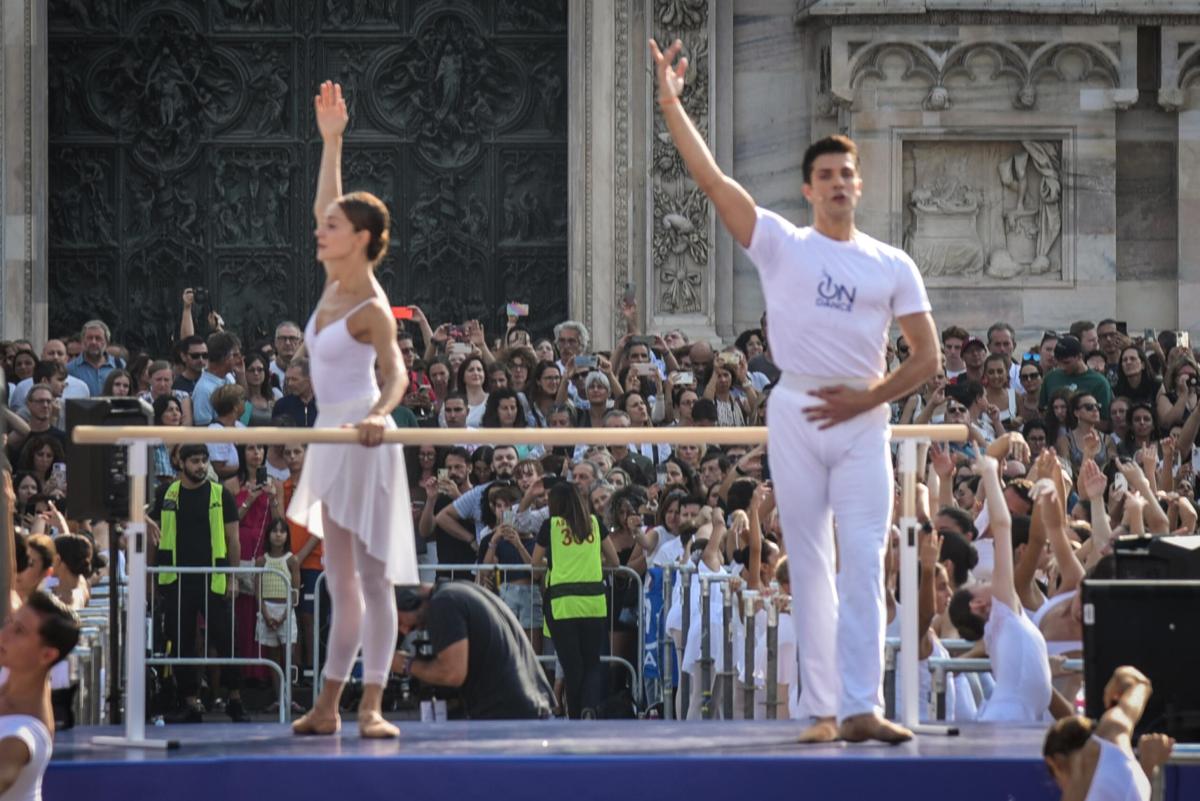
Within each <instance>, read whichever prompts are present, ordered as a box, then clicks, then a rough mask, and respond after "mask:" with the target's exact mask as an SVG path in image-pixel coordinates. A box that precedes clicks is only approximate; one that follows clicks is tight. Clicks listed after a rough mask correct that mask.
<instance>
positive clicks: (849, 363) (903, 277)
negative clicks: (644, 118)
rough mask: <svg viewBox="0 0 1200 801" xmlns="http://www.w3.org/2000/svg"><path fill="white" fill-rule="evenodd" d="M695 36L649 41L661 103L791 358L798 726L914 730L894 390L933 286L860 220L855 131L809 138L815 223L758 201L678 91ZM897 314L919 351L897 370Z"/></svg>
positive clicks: (785, 455)
mask: <svg viewBox="0 0 1200 801" xmlns="http://www.w3.org/2000/svg"><path fill="white" fill-rule="evenodd" d="M681 46H682V45H681V43H680V42H679V41H678V40H677V41H676V42H675V43H674V44H672V45H671V47H670V48H668V50H667V51H666V53H663V52H661V51H660V50H659V48H658V45H657V44H656V43H655V42H653V41H651V42H650V51H651V54H652V55H653V57H654V62H655V73H656V75H657V79H658V92H659V97H658V103H659V108H660V109H661V111H662V114H663V117H664V118H665V120H666V122H667V128H668V130H669V131H670V133H671V137H672V139H673V140H674V142H675V146H676V147H677V148H678V149H679V153H680V155H681V156H682V157H683V160H684V162H685V163H686V164H687V167H688V171H689V172H690V173H691V175H692V178H693V180H695V182H696V184H697V186H699V187H700V189H701V190H702V191H703V192H704V193H705V194H706V195H707V196H708V198H709V199H710V200H711V201H712V203H713V205H714V206H715V207H716V210H717V214H719V215H720V217H721V221H722V222H723V223H724V224H725V227H726V228H728V229H729V232H730V233H731V234H732V235H733V238H734V239H736V240H737V241H738V244H740V245H741V246H742V247H744V248H746V251H747V253H748V254H749V256H750V258H751V260H753V261H754V263H755V266H757V268H758V272H759V277H760V279H761V280H762V284H763V296H764V297H765V298H766V303H767V316H768V317H769V318H770V320H771V328H770V331H769V337H770V345H771V355H772V357H773V359H774V361H775V364H777V365H778V366H779V367H780V369H781V370H782V371H783V377H782V378H781V380H780V383H779V385H778V386H777V387H776V389H775V390H774V391H773V394H772V396H771V417H770V425H769V433H768V442H769V446H770V447H769V451H770V458H771V475H772V477H773V479H774V481H775V484H776V497H777V498H778V499H779V512H780V515H781V518H782V523H783V533H784V537H785V540H786V543H787V552H788V564H789V565H791V579H792V591H793V596H792V597H793V601H794V603H793V607H792V608H793V609H794V610H795V611H794V618H793V619H794V621H795V626H796V639H797V650H798V651H799V653H800V685H801V687H802V688H803V689H802V695H801V699H800V702H801V706H802V708H803V709H804V711H805V712H806V713H807V714H808V715H811V716H812V717H813V718H815V722H814V723H813V724H812V725H811V726H809V727H808V728H807V729H806V730H805V731H804V733H803V734H802V735H801V736H800V741H801V742H829V741H831V740H835V739H838V738H839V737H840V738H842V739H845V740H849V741H853V742H858V741H862V740H868V739H874V740H883V741H886V742H900V741H903V740H907V739H909V738H911V737H912V733H911V732H910V731H908V730H907V729H905V728H903V727H902V726H898V725H896V724H894V723H891V722H889V721H887V720H885V719H884V718H883V716H882V714H881V712H882V708H883V696H882V689H881V688H882V679H883V639H884V628H885V625H886V624H885V621H886V617H887V610H886V604H885V597H886V596H885V595H884V588H883V558H884V552H885V550H886V541H887V540H886V535H887V531H888V521H889V516H890V513H891V506H892V497H893V484H892V469H891V451H890V449H889V447H888V427H887V422H888V406H887V402H888V401H891V400H893V399H895V398H900V397H903V396H905V395H908V394H910V393H911V392H913V391H914V390H915V389H917V387H919V386H920V385H921V384H922V382H924V381H926V380H927V379H928V378H929V377H930V376H932V375H933V373H934V370H935V369H936V368H937V365H938V343H937V331H936V329H935V328H934V324H933V318H932V316H931V315H930V314H929V301H928V299H927V298H926V296H925V288H924V285H923V284H922V282H921V276H920V274H919V273H918V272H917V268H916V266H915V265H914V264H913V262H912V260H911V259H910V258H908V256H906V255H905V254H904V253H903V252H902V251H900V250H898V249H896V248H892V247H889V246H888V245H885V244H883V243H881V242H877V241H875V240H874V239H872V238H871V237H869V236H866V235H865V234H863V233H861V232H859V231H857V230H856V229H855V227H854V209H855V206H856V204H857V203H858V199H859V198H860V197H861V195H862V179H861V178H860V177H859V174H858V159H857V151H856V149H855V146H854V143H853V142H851V141H850V140H849V139H847V138H845V137H831V138H829V139H824V140H822V141H820V142H817V143H816V144H814V145H813V146H811V147H810V148H809V149H808V151H807V152H806V153H805V157H804V186H803V191H804V197H805V198H806V199H807V200H808V202H809V203H810V204H811V205H812V208H813V225H812V227H811V228H803V229H800V228H796V227H794V226H793V225H791V224H790V223H788V222H787V221H786V220H784V219H783V218H781V217H779V216H778V215H776V214H773V213H771V212H769V211H766V210H764V209H759V208H757V207H756V206H755V204H754V200H753V198H751V197H750V195H749V193H747V192H746V190H745V189H743V188H742V187H741V186H740V185H738V183H737V182H736V181H734V180H733V179H731V178H729V177H728V176H726V175H724V174H723V173H722V172H721V170H720V168H718V167H717V164H716V162H715V161H714V160H713V157H712V154H711V153H710V152H709V151H708V148H707V147H706V146H705V144H704V140H703V139H701V138H700V135H699V133H698V132H697V131H696V129H695V127H694V126H693V125H692V123H691V120H689V119H688V116H687V113H686V112H685V111H684V109H683V106H682V105H681V104H680V100H679V98H680V95H681V93H682V91H683V85H684V81H683V76H684V73H685V71H686V70H687V59H686V58H684V59H679V62H678V64H676V63H675V60H676V58H677V56H678V55H679V51H680V49H681ZM893 319H896V320H897V321H898V322H899V324H900V330H901V331H902V332H903V334H904V338H905V340H906V341H907V342H908V344H909V347H910V349H911V355H910V356H909V358H908V359H906V360H905V361H904V363H903V364H901V365H900V367H899V368H897V369H896V370H895V372H892V373H890V374H888V375H887V376H886V377H884V353H885V346H886V342H887V334H888V327H889V325H890V324H891V321H892V320H893ZM838 376H841V377H840V378H839V377H838ZM814 398H816V401H814V400H813V399H814ZM830 512H832V513H833V515H834V516H835V517H836V518H837V523H838V542H837V546H838V547H837V554H838V562H839V564H840V571H835V567H834V541H833V529H832V520H831V518H830ZM835 581H836V585H835ZM839 724H840V725H839Z"/></svg>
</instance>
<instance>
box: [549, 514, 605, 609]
mask: <svg viewBox="0 0 1200 801" xmlns="http://www.w3.org/2000/svg"><path fill="white" fill-rule="evenodd" d="M605 592H606V590H605V586H604V570H603V568H602V567H601V560H600V524H599V523H597V522H596V518H595V517H592V532H591V534H590V535H589V536H588V537H587V539H585V540H584V541H583V542H579V541H578V540H576V539H575V537H574V536H572V534H571V528H570V527H569V526H568V525H567V521H565V520H563V519H562V518H561V517H552V518H550V570H549V572H548V574H547V576H546V597H547V598H549V599H550V614H551V616H552V617H553V618H554V619H555V620H572V619H575V618H587V617H604V616H605V615H606V614H607V612H608V601H607V599H606V597H605Z"/></svg>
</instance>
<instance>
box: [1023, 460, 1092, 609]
mask: <svg viewBox="0 0 1200 801" xmlns="http://www.w3.org/2000/svg"><path fill="white" fill-rule="evenodd" d="M1089 461H1090V462H1091V464H1092V466H1093V467H1094V466H1095V464H1096V463H1095V462H1094V461H1091V460H1089ZM1051 469H1053V470H1054V471H1055V473H1056V474H1057V480H1056V481H1055V490H1054V491H1055V494H1056V496H1057V497H1056V498H1054V499H1052V501H1047V500H1045V499H1043V498H1041V497H1039V498H1038V500H1037V503H1036V505H1035V507H1034V516H1035V519H1036V516H1037V510H1038V508H1039V507H1040V508H1042V525H1043V526H1044V528H1045V532H1046V535H1047V536H1048V537H1049V539H1050V550H1051V551H1052V552H1053V553H1054V561H1055V563H1056V564H1057V565H1058V577H1059V584H1058V587H1048V588H1047V595H1049V596H1054V595H1059V594H1061V593H1064V592H1069V591H1070V590H1074V589H1076V588H1078V587H1079V584H1080V582H1082V581H1083V578H1084V576H1085V575H1086V573H1085V571H1084V569H1083V565H1082V564H1080V562H1079V558H1078V557H1077V556H1076V555H1075V549H1074V548H1072V547H1071V540H1070V539H1068V537H1067V517H1066V513H1065V511H1064V510H1063V508H1062V501H1061V500H1060V499H1061V498H1062V496H1063V495H1065V493H1066V484H1065V481H1064V478H1063V475H1062V467H1061V465H1059V464H1058V460H1057V459H1055V460H1054V464H1053V465H1052V466H1051ZM1080 472H1081V473H1082V470H1081V471H1080ZM1101 475H1103V474H1101ZM1101 492H1103V490H1101ZM1094 534H1095V532H1094V531H1093V536H1094ZM1032 539H1033V536H1032V534H1031V535H1030V541H1032Z"/></svg>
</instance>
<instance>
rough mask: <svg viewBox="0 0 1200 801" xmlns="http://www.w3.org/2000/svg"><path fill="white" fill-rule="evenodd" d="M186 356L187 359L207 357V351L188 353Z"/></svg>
mask: <svg viewBox="0 0 1200 801" xmlns="http://www.w3.org/2000/svg"><path fill="white" fill-rule="evenodd" d="M188 358H189V359H207V358H208V351H204V352H203V353H189V354H188Z"/></svg>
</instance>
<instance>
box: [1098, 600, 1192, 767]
mask: <svg viewBox="0 0 1200 801" xmlns="http://www.w3.org/2000/svg"><path fill="white" fill-rule="evenodd" d="M1083 661H1084V686H1085V687H1086V688H1087V714H1088V717H1090V718H1093V719H1097V718H1099V717H1100V716H1101V715H1102V714H1103V713H1104V711H1105V710H1104V687H1105V685H1106V684H1107V683H1108V680H1109V678H1111V677H1112V674H1113V671H1115V670H1116V669H1117V668H1118V667H1120V666H1121V665H1133V666H1134V667H1136V668H1137V669H1138V670H1140V671H1142V672H1143V673H1145V674H1146V676H1147V677H1148V678H1149V679H1150V681H1151V682H1152V683H1153V685H1154V693H1153V694H1152V695H1151V696H1150V703H1149V705H1148V706H1147V707H1146V711H1145V713H1144V714H1143V715H1142V719H1141V721H1140V722H1139V723H1138V726H1137V729H1136V732H1137V734H1141V733H1143V732H1148V731H1154V732H1166V733H1167V734H1169V735H1171V736H1172V737H1174V738H1175V739H1176V740H1178V741H1180V742H1191V743H1195V742H1200V682H1197V681H1196V677H1197V672H1198V670H1200V581H1093V580H1088V581H1085V582H1084V583H1083Z"/></svg>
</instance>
